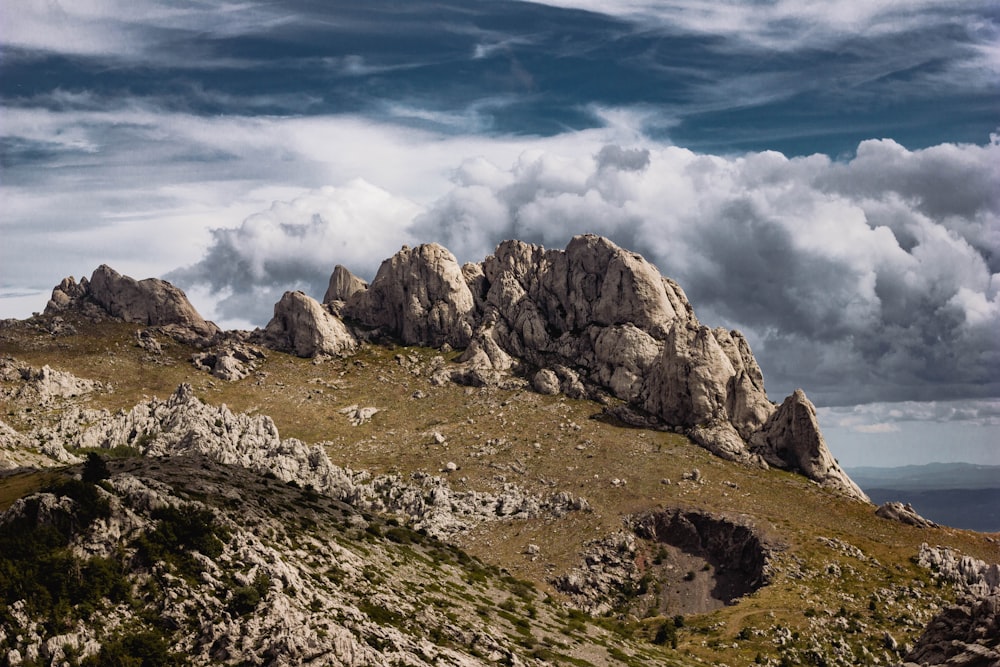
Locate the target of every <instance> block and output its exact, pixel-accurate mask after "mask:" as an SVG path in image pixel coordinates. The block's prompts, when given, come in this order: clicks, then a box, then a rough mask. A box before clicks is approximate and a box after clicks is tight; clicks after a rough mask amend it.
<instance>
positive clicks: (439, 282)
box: [331, 243, 475, 347]
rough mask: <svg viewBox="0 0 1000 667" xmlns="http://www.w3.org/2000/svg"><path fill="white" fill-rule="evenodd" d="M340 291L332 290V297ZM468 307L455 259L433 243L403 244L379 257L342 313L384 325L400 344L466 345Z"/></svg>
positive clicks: (369, 324)
mask: <svg viewBox="0 0 1000 667" xmlns="http://www.w3.org/2000/svg"><path fill="white" fill-rule="evenodd" d="M341 275H343V274H341ZM336 278H337V276H334V277H333V278H331V282H334V280H335V279H336ZM342 293H343V292H342V291H340V292H338V291H337V290H334V296H336V295H338V294H342ZM474 311H475V302H474V300H473V298H472V292H471V291H469V286H468V285H467V284H466V282H465V278H464V276H463V275H462V269H461V267H460V266H459V264H458V261H457V260H456V259H455V256H454V255H453V254H451V253H450V252H449V251H448V250H446V249H445V248H443V247H441V246H440V245H438V244H436V243H429V244H425V245H420V246H417V247H416V248H409V247H406V246H404V247H403V248H402V249H401V250H400V251H399V252H397V253H396V254H395V255H393V256H392V257H390V258H389V259H387V260H385V261H384V262H382V266H380V267H379V270H378V273H377V274H376V275H375V279H374V280H373V281H372V283H371V285H369V286H368V289H366V290H363V291H356V292H354V293H353V294H352V295H351V296H350V298H349V299H348V301H347V304H346V305H345V307H344V315H345V317H347V318H350V319H352V320H355V321H357V322H359V323H361V324H362V325H364V326H366V327H372V328H381V329H384V330H385V332H386V333H388V334H391V335H395V336H398V337H399V338H400V339H401V340H402V342H403V343H404V344H407V345H431V346H435V347H436V346H440V345H443V344H444V343H448V344H450V345H453V346H456V347H465V346H466V345H468V344H469V340H470V338H471V335H472V321H473V317H474Z"/></svg>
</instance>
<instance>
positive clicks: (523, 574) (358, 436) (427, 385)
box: [0, 318, 1000, 666]
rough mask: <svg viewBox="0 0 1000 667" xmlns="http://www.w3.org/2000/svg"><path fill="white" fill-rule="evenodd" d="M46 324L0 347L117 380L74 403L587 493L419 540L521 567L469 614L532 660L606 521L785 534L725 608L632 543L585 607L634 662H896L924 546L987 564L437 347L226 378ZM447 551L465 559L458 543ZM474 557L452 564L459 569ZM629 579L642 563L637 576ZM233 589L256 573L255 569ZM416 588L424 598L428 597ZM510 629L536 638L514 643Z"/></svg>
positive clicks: (968, 543) (911, 626) (117, 338)
mask: <svg viewBox="0 0 1000 667" xmlns="http://www.w3.org/2000/svg"><path fill="white" fill-rule="evenodd" d="M45 326H46V325H45V322H44V320H43V319H41V318H39V319H36V320H32V321H30V322H27V323H23V324H19V325H16V326H13V327H6V328H3V329H0V352H2V353H3V354H9V355H13V356H14V357H16V358H17V359H18V360H20V361H24V362H27V363H30V364H32V365H35V366H41V365H43V364H49V365H50V366H53V367H55V368H59V369H62V370H67V371H71V372H73V373H74V374H76V375H78V376H80V377H86V378H91V379H95V380H99V381H102V382H105V383H107V384H109V385H111V386H112V387H113V391H112V392H98V393H94V394H92V395H89V396H87V397H86V398H84V399H82V402H84V403H86V404H87V405H88V407H96V408H106V409H109V410H117V409H128V408H129V407H131V406H132V405H134V404H135V403H136V402H138V401H139V400H142V399H143V398H144V397H149V396H151V395H159V396H161V397H162V396H166V395H168V394H169V393H171V392H172V391H173V390H174V388H175V387H176V386H177V385H178V384H180V383H181V382H190V383H191V384H192V385H193V386H194V387H195V390H196V393H197V394H198V396H199V397H200V398H201V399H202V400H204V401H206V402H209V403H213V404H221V403H225V404H227V405H229V407H230V408H231V409H233V410H235V411H251V412H259V413H262V414H267V415H270V416H271V417H272V418H273V419H274V421H275V423H276V424H277V426H278V428H279V430H280V431H281V434H282V436H283V437H296V438H299V439H302V440H304V441H306V442H324V443H326V448H327V451H328V453H329V455H330V457H331V459H332V460H333V462H334V463H336V464H338V465H342V466H347V467H351V468H353V469H363V470H370V471H372V472H376V473H378V472H398V473H401V474H404V475H406V474H409V473H413V472H425V473H431V474H443V475H446V476H447V477H448V479H449V481H450V483H451V484H452V485H454V486H456V487H457V488H463V489H465V488H467V489H477V490H483V491H495V490H497V489H499V488H501V487H502V485H503V484H505V483H509V482H516V483H517V484H518V485H521V486H523V487H524V488H526V489H529V490H531V491H533V492H537V493H544V494H549V493H553V492H557V491H567V492H570V493H573V494H574V495H579V496H583V497H585V498H586V499H587V501H588V502H589V504H590V507H591V508H592V511H590V512H571V513H569V514H567V515H565V516H563V517H560V518H553V517H549V518H539V519H531V520H526V521H508V522H493V523H490V524H486V525H483V526H482V527H480V528H478V529H476V530H473V531H472V532H470V533H468V534H463V535H459V536H457V538H456V539H457V544H456V545H455V547H445V546H437V547H435V549H437V550H439V551H440V552H441V553H446V552H449V553H451V552H450V551H448V550H450V549H452V548H456V547H460V549H461V550H460V551H455V552H453V553H455V554H458V553H461V554H469V556H468V558H470V559H473V560H470V561H469V562H477V563H483V564H484V565H483V566H482V567H484V568H486V569H487V570H488V571H489V572H490V573H492V574H490V575H489V576H490V577H493V578H496V577H500V579H501V580H502V576H501V575H500V574H499V573H501V572H506V573H508V574H507V575H505V576H509V577H511V578H512V579H513V580H515V581H525V582H530V585H531V587H533V588H534V589H535V590H536V591H537V595H536V596H535V597H534V598H525V599H522V598H520V597H518V596H517V595H509V596H508V597H507V598H505V599H501V600H496V601H494V604H495V605H496V606H490V605H487V604H486V603H485V602H483V603H482V604H483V605H484V609H483V610H482V611H481V612H480V617H481V618H485V617H489V618H492V619H504V622H505V623H506V624H507V626H508V627H509V630H510V632H511V633H512V637H513V638H515V639H517V640H518V642H520V643H519V645H520V646H521V647H522V648H521V652H522V653H525V652H527V653H525V655H531V653H530V651H534V650H535V649H537V650H538V654H537V656H538V657H545V656H546V655H547V654H546V651H549V652H551V653H552V654H555V653H560V651H559V650H558V647H556V648H555V649H553V648H551V647H549V646H547V645H545V644H541V645H539V644H538V643H537V640H538V634H539V632H538V631H536V630H535V629H534V628H535V626H536V624H537V619H535V618H532V611H531V609H535V610H536V611H535V613H536V614H537V610H538V609H539V608H540V607H539V604H540V600H542V599H550V600H551V601H552V603H553V605H555V606H554V607H553V608H554V609H560V607H559V605H560V603H562V602H565V601H567V598H565V597H564V595H563V594H562V593H561V592H560V591H559V590H557V589H556V588H554V587H553V585H552V581H553V579H554V578H555V577H556V576H558V575H560V574H563V573H566V572H568V571H570V570H571V569H572V568H573V567H575V566H577V565H578V564H579V563H580V562H581V553H582V552H583V551H584V550H585V548H586V545H587V543H589V542H590V541H592V540H594V539H600V538H604V537H607V536H609V535H613V534H615V533H616V532H618V531H621V530H622V529H623V528H624V520H625V519H626V518H627V517H629V516H631V515H634V514H636V513H639V512H645V511H648V510H651V509H655V508H659V507H683V508H691V509H699V510H705V511H709V512H717V513H723V514H727V515H732V516H740V517H744V518H746V519H747V520H749V521H750V522H752V523H753V524H754V525H755V526H756V527H757V529H758V530H759V531H761V533H762V534H763V535H766V536H767V537H768V538H769V539H771V540H773V541H774V542H775V543H780V544H781V545H783V551H782V552H781V553H780V554H778V556H777V557H776V562H775V574H774V576H773V577H772V581H771V583H770V584H769V585H768V586H765V587H763V588H761V589H759V590H757V591H756V592H754V593H752V594H751V595H749V596H747V597H745V598H742V599H740V600H739V601H738V602H737V603H736V604H732V605H727V606H719V607H718V608H715V609H713V610H711V611H707V612H705V613H699V614H689V615H685V616H682V617H678V615H677V614H676V613H674V612H673V609H672V607H671V604H672V602H671V598H670V591H669V590H667V588H668V586H667V585H666V584H665V583H664V582H665V581H666V579H667V576H666V573H664V572H663V571H662V570H657V568H656V567H655V563H656V560H657V558H658V555H659V552H660V549H661V547H662V545H660V544H658V543H655V542H651V541H648V540H645V541H644V540H642V539H639V540H637V541H636V542H635V552H634V561H635V563H636V567H637V570H636V571H637V580H636V582H635V583H636V584H637V585H636V586H634V587H632V588H631V589H630V590H627V591H625V593H626V594H625V595H622V596H620V597H619V599H618V601H617V602H616V605H615V608H614V610H613V611H612V612H611V613H610V615H609V616H608V617H607V618H606V619H605V620H604V621H601V623H603V624H604V625H606V627H607V628H612V629H613V633H612V634H610V635H605V636H606V639H604V640H603V641H604V642H605V643H606V647H605V648H604V654H603V655H604V656H605V658H608V659H613V658H615V657H616V656H617V657H619V658H621V659H622V660H623V661H624V662H625V663H626V664H627V663H628V662H629V660H632V661H636V660H638V661H639V662H638V663H637V664H644V663H642V660H649V659H652V658H650V657H649V656H659V658H658V659H661V660H680V661H682V662H691V661H693V660H696V659H698V660H705V661H710V662H713V663H725V664H728V665H731V666H732V665H749V664H754V663H770V664H780V663H782V662H785V663H798V664H801V663H803V662H810V661H811V662H812V663H814V664H838V661H839V664H850V660H849V659H848V658H847V657H846V656H852V659H854V660H856V661H857V660H864V661H870V662H874V661H875V660H876V659H877V660H879V661H881V662H882V663H883V664H885V663H886V662H887V661H889V660H890V659H895V658H896V657H897V656H896V654H893V653H889V652H887V648H886V646H887V645H889V644H891V642H888V640H886V638H885V635H886V633H888V634H889V635H890V636H891V637H892V638H893V639H894V640H895V641H897V642H898V644H899V645H900V646H902V645H905V644H906V643H907V642H910V641H913V639H914V638H915V636H916V635H917V634H919V632H920V630H921V629H922V627H923V625H924V624H925V623H926V621H927V620H928V618H929V617H930V615H931V614H932V613H933V610H934V608H935V605H938V606H939V605H942V604H945V603H946V602H947V601H949V600H950V599H952V597H953V593H952V591H950V590H949V589H947V588H942V587H939V586H938V585H936V584H935V583H933V581H932V580H931V578H930V576H929V573H928V572H927V571H925V570H923V569H922V568H920V567H918V566H917V565H916V564H915V563H914V557H915V555H916V554H917V551H918V549H919V547H920V544H921V543H924V542H926V543H929V544H932V545H944V546H948V547H951V548H953V549H956V550H958V551H960V552H962V553H965V554H968V555H971V556H974V557H977V558H981V559H984V560H987V561H989V562H998V561H1000V541H998V540H997V539H996V537H995V536H992V537H991V536H987V535H982V534H976V533H972V532H969V531H961V530H954V529H950V528H947V527H943V528H940V529H917V528H913V527H910V526H905V525H902V524H897V523H893V522H889V521H885V520H882V519H879V518H877V517H875V516H874V513H873V510H874V508H873V507H872V506H868V505H865V504H863V503H858V502H854V501H850V500H847V499H844V498H842V497H840V496H838V495H836V494H833V493H831V492H829V491H827V490H824V489H822V488H820V487H818V486H817V485H815V484H814V483H811V482H809V481H808V480H806V479H804V478H802V477H800V476H797V475H794V474H791V473H787V472H782V471H776V470H770V471H761V470H756V469H749V468H744V467H741V466H738V465H735V464H732V463H728V462H726V461H722V460H720V459H717V458H715V457H713V456H712V455H710V454H709V453H708V452H706V451H705V450H703V449H701V448H699V447H696V446H693V445H692V444H691V443H689V442H688V441H687V440H686V439H685V438H684V437H682V436H679V435H676V434H673V433H667V432H656V431H648V430H640V429H633V428H626V427H623V426H622V425H620V424H617V423H615V421H614V420H613V419H609V418H607V417H606V415H605V413H604V411H603V406H601V405H599V404H597V403H594V402H590V401H582V400H571V399H567V398H565V397H549V396H542V395H539V394H536V393H534V392H532V391H530V390H529V389H527V388H516V387H515V388H511V389H506V390H504V389H496V388H486V387H484V388H472V387H460V386H455V385H450V384H449V385H444V386H435V385H433V384H432V383H431V382H430V381H429V377H430V374H431V371H432V370H433V369H434V368H436V367H439V366H440V365H441V364H446V363H449V361H450V359H449V355H448V354H442V353H441V352H440V351H437V350H430V349H413V348H394V347H391V346H366V347H365V348H364V349H363V350H362V351H361V352H360V353H359V354H357V355H356V356H354V357H351V358H347V359H326V360H317V361H311V360H305V359H299V358H296V357H291V356H288V355H285V354H281V353H277V352H268V354H267V358H266V359H265V360H263V361H262V362H261V364H260V366H259V368H258V370H257V371H256V373H254V374H253V375H251V376H250V377H248V378H245V379H244V380H240V381H237V382H234V383H224V382H222V381H220V380H217V379H214V378H211V377H210V376H208V375H207V374H204V373H202V372H200V371H197V370H195V369H194V368H193V367H192V366H191V365H190V363H189V362H188V360H189V358H190V356H191V354H192V352H193V350H191V349H190V348H188V347H185V346H183V345H180V344H178V343H176V342H174V341H172V340H170V339H168V338H166V337H163V336H161V337H159V338H160V342H161V344H162V348H163V353H162V354H160V355H151V354H149V353H148V352H146V351H145V350H143V349H140V348H139V347H137V346H136V345H135V343H134V341H135V333H136V331H137V330H138V329H137V327H136V326H134V325H128V324H123V323H118V322H100V323H96V324H92V323H85V322H79V323H75V327H76V330H77V331H78V332H79V333H76V334H75V335H69V336H50V335H48V334H45V333H44V327H45ZM33 327H37V328H33ZM351 405H360V406H372V407H376V408H379V412H377V413H375V414H374V416H373V417H372V418H371V420H370V421H369V422H367V423H364V424H361V425H359V426H353V425H351V423H350V422H349V421H348V419H347V418H346V417H345V415H344V414H342V413H341V410H342V409H344V408H346V407H349V406H351ZM29 409H30V411H29ZM58 410H59V407H58V406H55V407H52V408H46V409H40V408H39V407H38V406H25V405H23V404H20V403H18V402H16V401H13V400H5V401H3V402H2V403H0V416H2V417H3V419H4V421H6V422H7V423H8V424H10V425H12V426H14V427H15V428H17V429H19V430H21V431H22V432H26V431H27V430H29V429H30V427H31V426H33V425H38V424H41V423H45V422H46V420H54V419H55V418H56V417H57V413H58ZM449 463H454V464H455V468H456V469H455V470H454V471H451V472H447V471H448V469H449V468H450V466H448V464H449ZM694 470H697V471H698V473H697V475H693V474H692V472H693V471H694ZM27 479H28V478H24V477H20V478H11V482H10V485H8V483H7V482H4V484H2V485H0V494H6V495H7V496H15V495H18V494H21V493H26V492H28V491H30V490H32V489H33V488H36V485H37V486H40V485H41V482H40V481H39V482H28V481H26V480H27ZM31 479H36V478H35V477H32V478H31ZM15 480H17V481H16V484H17V487H16V490H14V484H15ZM668 482H669V483H668ZM4 502H5V504H7V503H9V501H4ZM278 507H279V508H280V504H279V505H278ZM289 511H290V510H289ZM387 519H391V518H383V519H381V521H386V520H387ZM376 525H378V524H376ZM381 525H382V526H383V527H384V529H383V528H380V529H379V531H380V532H379V534H378V535H377V536H376V535H373V536H372V538H371V539H378V540H379V541H380V543H381V544H386V545H398V546H400V548H402V547H407V548H411V549H412V548H413V546H412V544H410V543H407V540H408V539H409V540H413V539H417V538H415V537H414V536H413V535H409V534H408V533H405V532H403V530H404V527H403V526H391V525H390V524H388V523H383V524H381ZM154 534H155V533H154ZM150 539H151V540H154V546H147V547H146V553H147V556H151V559H157V558H164V557H165V556H164V555H163V554H161V553H157V552H156V551H155V548H154V547H155V539H154V538H153V537H150ZM220 539H221V538H220ZM455 558H458V561H456V562H459V564H461V561H462V560H463V559H465V558H466V557H465V556H461V557H459V556H455ZM475 559H478V560H475ZM432 560H433V559H432ZM661 561H662V558H661ZM478 567H479V566H477V568H478ZM475 571H476V570H474V571H473V573H471V574H468V575H463V576H466V577H467V579H470V580H472V581H475V580H476V578H477V577H476V575H475V574H474V572H475ZM675 574H676V573H675ZM688 574H691V575H692V576H691V579H690V580H689V581H690V582H691V583H692V585H694V584H698V583H699V582H700V583H702V584H704V582H705V581H707V579H706V578H708V577H711V576H712V575H713V573H712V572H710V571H708V570H704V571H703V570H702V569H701V568H694V569H691V570H690V572H688V571H685V572H684V573H683V574H682V575H680V576H675V577H674V579H675V580H679V581H680V582H683V581H684V580H685V577H686V576H687V575H688ZM645 575H650V576H647V578H646V579H645V583H642V584H641V585H639V584H640V582H643V576H645ZM374 576H383V577H384V576H385V573H381V574H378V575H374ZM424 585H425V586H426V585H428V584H427V583H425V584H424ZM247 586H249V587H250V589H252V588H253V586H252V583H251V584H247ZM250 589H246V590H243V591H242V593H241V600H242V601H241V602H238V603H235V606H234V607H233V610H234V611H242V612H246V610H247V609H248V608H250V606H251V603H252V602H253V601H254V592H253V591H252V590H250ZM254 591H256V589H254ZM256 592H257V594H258V595H260V592H259V591H256ZM422 597H423V598H425V599H426V600H427V601H428V602H429V604H431V605H432V606H433V604H434V603H433V601H432V600H433V598H434V595H427V594H424V595H423V596H422ZM8 599H9V598H8ZM108 599H109V600H110V599H111V598H110V597H109V598H108ZM508 599H509V600H510V602H507V600H508ZM501 605H506V606H507V608H504V607H503V606H501ZM367 611H369V612H372V613H377V612H376V611H375V610H374V609H368V610H367ZM474 611H475V610H474ZM553 613H555V612H553ZM560 613H561V614H563V615H562V617H561V621H560V623H562V624H563V625H564V627H565V628H567V631H568V634H566V633H563V636H564V637H568V638H570V639H572V640H573V642H576V641H577V639H576V638H578V637H582V636H584V635H582V634H581V633H585V631H584V629H585V628H594V627H600V624H598V625H596V626H595V625H593V624H591V623H590V622H589V621H588V620H586V616H585V615H582V616H581V615H579V614H578V613H576V612H572V611H565V612H560ZM557 615H558V614H557ZM380 620H381V621H384V622H386V623H392V622H395V621H399V620H400V619H397V618H394V617H391V616H386V617H385V618H382V619H380ZM577 624H581V626H582V627H578V626H577ZM553 627H556V626H555V625H554V626H553ZM560 632H561V630H560ZM586 632H590V631H589V630H588V631H586ZM529 636H530V637H529ZM530 638H534V640H535V643H533V644H532V640H531V639H530ZM573 642H571V643H573ZM616 642H617V643H616ZM630 642H640V644H638V645H644V646H646V647H647V648H645V649H642V650H643V651H647V652H648V654H646V653H643V654H641V655H640V656H639V657H638V658H629V657H628V656H629V655H638V654H636V653H634V649H628V651H626V650H625V649H624V648H618V644H619V643H620V645H621V646H623V647H624V646H626V645H628V646H633V645H636V644H631V643H630ZM525 644H532V646H531V649H530V651H529V649H528V648H527V647H526V646H525ZM674 645H676V648H673V646H674ZM629 651H632V652H631V653H630V652H629ZM616 652H619V653H621V655H618V653H616ZM643 656H646V657H643ZM550 657H551V656H550ZM578 659H579V660H585V658H584V657H580V658H578ZM566 660H567V663H566V664H573V663H572V662H571V661H570V660H569V658H566ZM554 661H556V662H558V660H554ZM845 661H846V662H845ZM593 662H594V664H601V661H600V660H593ZM578 664H583V663H578Z"/></svg>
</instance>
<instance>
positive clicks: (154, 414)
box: [34, 384, 589, 536]
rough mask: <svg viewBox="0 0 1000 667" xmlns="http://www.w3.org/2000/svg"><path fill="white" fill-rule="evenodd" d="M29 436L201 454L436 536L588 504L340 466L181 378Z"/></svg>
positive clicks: (161, 453) (76, 413)
mask: <svg viewBox="0 0 1000 667" xmlns="http://www.w3.org/2000/svg"><path fill="white" fill-rule="evenodd" d="M352 407H355V406H352ZM34 436H35V437H39V438H42V439H50V440H53V441H56V440H58V441H59V442H62V443H65V444H66V445H67V446H72V447H77V448H99V449H108V448H114V447H133V448H136V449H138V450H140V452H141V453H142V454H143V455H145V456H156V457H165V456H169V457H171V458H176V457H184V456H207V457H209V458H211V459H212V460H214V461H217V462H219V463H222V464H224V465H230V466H239V467H241V468H246V469H248V470H252V471H255V472H259V473H268V474H271V475H274V476H275V477H277V478H278V479H280V480H282V481H284V482H294V483H296V484H298V485H299V486H301V487H303V488H304V487H311V488H313V489H316V490H317V491H321V492H324V493H327V494H329V495H331V496H333V497H335V498H338V499H340V500H343V501H345V502H349V503H351V504H352V505H354V506H355V507H358V508H360V509H364V510H367V511H374V512H390V513H394V514H399V515H401V516H406V517H409V519H410V520H411V522H412V525H413V527H414V528H416V529H420V528H422V529H424V530H426V531H427V532H428V533H430V534H432V535H436V536H446V535H449V534H452V533H455V532H458V531H462V530H466V529H468V528H469V527H471V526H473V525H476V524H479V523H482V522H484V521H492V520H497V519H508V518H521V519H527V518H532V517H540V516H550V515H555V516H559V515H562V514H564V513H566V512H569V511H580V510H586V509H587V508H588V507H589V505H588V504H587V502H586V500H584V499H582V498H577V497H573V496H571V495H570V494H568V493H565V492H561V493H555V494H552V495H551V496H550V497H548V498H543V497H540V496H537V495H535V494H532V493H529V492H527V491H525V490H524V489H522V488H521V487H519V486H518V485H515V484H505V485H504V486H503V490H502V491H501V492H500V493H495V494H491V493H482V492H477V491H456V490H454V489H452V488H451V486H450V485H449V484H448V483H447V482H446V481H445V480H443V479H441V478H439V477H434V476H431V475H427V474H422V473H415V474H413V475H412V476H410V478H409V479H407V478H404V477H402V476H400V475H379V476H375V477H373V476H371V475H370V474H369V473H366V472H355V471H352V470H350V469H346V468H341V467H339V466H336V465H334V464H333V463H332V462H331V461H330V459H329V457H328V456H327V454H326V451H325V450H324V448H323V443H318V444H314V445H308V444H306V443H303V442H301V441H299V440H296V439H295V438H288V439H282V438H281V437H280V436H279V434H278V429H277V426H275V424H274V421H273V420H272V419H271V418H270V417H267V416H264V415H256V414H246V413H233V412H232V411H231V410H229V409H228V408H227V407H226V406H224V405H223V406H218V407H216V406H212V405H208V404H206V403H203V402H202V401H200V400H199V399H198V398H197V397H196V396H195V395H194V392H193V390H192V388H191V386H190V385H186V384H185V385H181V386H180V387H178V388H177V391H175V392H174V393H173V395H171V396H170V397H169V398H168V399H167V400H165V401H161V400H157V399H153V400H151V401H145V402H142V403H139V404H137V405H135V406H134V407H133V408H132V409H131V410H129V411H128V412H123V413H118V414H109V413H107V412H105V411H95V410H86V411H83V410H80V409H75V410H74V409H71V410H69V411H67V412H66V414H65V415H64V416H63V418H62V420H61V421H60V422H59V423H58V424H56V425H55V426H53V427H48V428H44V429H41V430H39V431H38V432H36V433H35V434H34Z"/></svg>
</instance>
